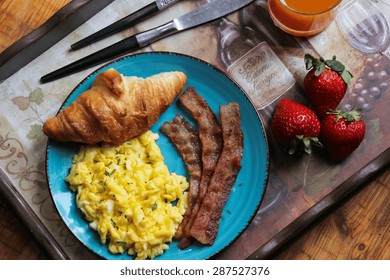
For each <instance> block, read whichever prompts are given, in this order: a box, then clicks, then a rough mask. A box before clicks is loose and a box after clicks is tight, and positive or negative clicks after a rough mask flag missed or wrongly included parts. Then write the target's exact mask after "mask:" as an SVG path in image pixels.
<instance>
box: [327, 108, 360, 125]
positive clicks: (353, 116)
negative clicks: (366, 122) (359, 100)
mask: <svg viewBox="0 0 390 280" xmlns="http://www.w3.org/2000/svg"><path fill="white" fill-rule="evenodd" d="M328 114H331V115H337V117H336V119H335V120H334V122H335V123H336V122H338V121H339V120H340V119H342V118H343V119H345V120H346V121H347V122H354V121H358V120H360V119H361V118H362V110H361V109H354V110H351V111H348V112H344V111H342V110H330V111H329V112H328Z"/></svg>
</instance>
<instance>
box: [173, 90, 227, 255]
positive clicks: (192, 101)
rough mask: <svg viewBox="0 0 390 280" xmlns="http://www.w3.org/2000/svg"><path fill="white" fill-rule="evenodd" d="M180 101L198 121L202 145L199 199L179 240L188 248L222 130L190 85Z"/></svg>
mask: <svg viewBox="0 0 390 280" xmlns="http://www.w3.org/2000/svg"><path fill="white" fill-rule="evenodd" d="M179 101H180V102H181V103H182V104H183V106H184V107H185V108H186V109H187V110H188V111H189V112H190V113H191V115H192V117H193V118H194V119H195V120H196V121H197V123H198V133H199V139H200V141H201V145H202V153H201V158H202V177H201V181H200V185H199V193H198V199H197V201H196V203H195V206H194V208H193V209H192V213H191V216H190V219H186V226H185V232H184V237H183V238H182V239H181V240H180V241H179V248H181V249H183V248H186V247H187V246H188V245H190V244H191V242H192V240H193V238H192V237H191V235H190V229H191V227H192V224H193V221H194V219H195V217H196V215H197V213H198V211H199V209H200V206H201V204H202V201H203V198H204V197H205V195H206V192H207V188H208V185H209V183H210V180H211V177H212V175H213V172H214V168H215V166H216V164H217V161H218V158H219V155H220V153H221V150H222V132H221V127H220V125H219V122H218V119H217V117H216V115H215V114H214V112H213V111H212V110H211V108H210V106H209V105H208V104H207V102H206V101H205V100H204V99H203V98H202V97H201V96H200V95H199V94H198V93H197V92H196V91H195V89H194V88H193V87H188V88H187V89H186V91H185V92H184V93H183V94H182V95H181V96H180V97H179Z"/></svg>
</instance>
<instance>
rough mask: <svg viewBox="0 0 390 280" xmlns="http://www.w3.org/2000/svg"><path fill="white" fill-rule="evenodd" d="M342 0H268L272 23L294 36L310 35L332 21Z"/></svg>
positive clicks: (321, 29)
mask: <svg viewBox="0 0 390 280" xmlns="http://www.w3.org/2000/svg"><path fill="white" fill-rule="evenodd" d="M341 1H342V0H268V10H269V13H270V16H271V18H272V20H273V21H274V23H275V24H276V25H277V26H278V27H279V28H281V29H282V30H283V31H285V32H287V33H289V34H291V35H294V36H312V35H315V34H318V33H320V32H321V31H323V30H324V29H325V28H326V27H328V25H329V24H330V23H331V22H332V21H333V19H334V15H335V11H336V7H337V6H338V4H340V2H341Z"/></svg>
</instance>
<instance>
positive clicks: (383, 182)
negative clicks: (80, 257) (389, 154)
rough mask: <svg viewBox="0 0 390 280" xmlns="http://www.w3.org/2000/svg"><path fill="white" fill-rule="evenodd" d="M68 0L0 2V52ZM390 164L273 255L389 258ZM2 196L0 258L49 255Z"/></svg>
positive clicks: (329, 257) (276, 257) (10, 0)
mask: <svg viewBox="0 0 390 280" xmlns="http://www.w3.org/2000/svg"><path fill="white" fill-rule="evenodd" d="M69 2H70V1H67V0H34V1H32V0H29V1H22V0H3V1H0V34H1V36H0V52H2V51H3V50H4V49H6V48H7V47H9V46H10V45H11V44H13V43H14V42H15V41H17V40H18V39H20V38H21V37H23V36H24V35H26V34H28V33H29V32H31V31H32V30H34V29H35V28H37V27H39V26H40V25H41V24H43V23H44V22H45V21H46V20H47V19H48V18H49V17H50V16H52V15H53V14H54V13H55V12H56V11H57V10H58V9H60V8H61V7H63V6H64V5H65V4H67V3H69ZM389 186H390V168H386V169H385V170H384V171H382V172H381V173H380V174H379V175H377V176H376V177H375V178H373V179H372V180H370V181H368V182H366V183H364V184H363V185H361V186H360V187H359V188H358V191H357V192H355V193H353V194H351V195H350V196H349V197H347V198H346V199H345V200H343V201H341V202H340V203H338V204H337V205H336V206H335V207H334V208H333V209H332V210H331V211H329V212H328V213H326V215H324V216H323V217H321V218H320V219H318V220H317V221H316V222H315V223H314V224H312V225H311V226H309V227H308V228H307V229H305V230H303V231H302V233H301V234H299V236H297V237H296V238H294V240H291V241H290V242H288V243H287V244H285V246H284V247H283V248H282V249H281V250H280V251H278V252H277V253H276V254H274V255H273V256H271V257H272V258H273V259H280V260H283V259H299V260H318V259H331V260H334V259H366V260H367V259H371V260H379V259H386V260H388V259H390V203H389V201H390V188H389ZM47 258H48V256H47V255H45V253H44V252H43V251H42V250H41V249H40V248H39V244H36V243H35V242H34V240H33V238H32V237H31V235H30V234H29V232H28V230H27V229H25V228H24V226H23V225H22V224H21V223H20V222H19V221H18V219H17V217H16V216H15V214H14V213H13V211H12V209H10V208H9V207H8V205H7V204H6V203H5V202H4V200H3V198H1V197H0V259H3V260H4V259H15V260H17V259H19V260H20V259H47Z"/></svg>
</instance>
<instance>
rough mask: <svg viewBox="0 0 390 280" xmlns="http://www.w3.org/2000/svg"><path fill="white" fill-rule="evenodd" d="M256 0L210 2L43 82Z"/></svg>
mask: <svg viewBox="0 0 390 280" xmlns="http://www.w3.org/2000/svg"><path fill="white" fill-rule="evenodd" d="M253 1H254V0H214V1H212V2H208V3H207V4H203V5H201V6H199V7H198V8H196V9H194V10H192V11H191V12H188V13H186V14H184V15H182V16H180V17H178V18H176V19H173V20H171V21H169V22H167V23H165V24H163V25H160V26H158V27H156V28H152V29H149V30H146V31H144V32H140V33H137V34H134V35H132V36H130V37H128V38H126V39H123V40H122V41H119V42H118V43H116V44H113V45H111V46H109V47H106V48H104V49H102V50H100V51H97V52H95V53H92V54H90V55H88V56H86V57H84V58H82V59H79V60H77V61H75V62H73V63H70V64H68V65H66V66H64V67H62V68H60V69H58V70H55V71H53V72H51V73H49V74H46V75H44V76H43V77H41V80H40V81H41V83H47V82H51V81H54V80H56V79H59V78H63V77H65V76H68V75H70V74H74V73H77V72H79V71H81V70H85V69H88V68H90V67H92V66H96V65H98V64H101V63H103V62H106V61H108V60H110V59H113V58H116V57H119V56H121V55H125V54H127V53H130V52H133V51H136V50H138V49H141V48H142V47H145V46H147V45H149V44H151V43H153V42H155V41H157V40H159V39H162V38H164V37H166V36H169V35H172V34H174V33H177V32H180V31H183V30H187V29H190V28H193V27H195V26H198V25H201V24H204V23H207V22H210V21H212V20H215V19H217V18H220V17H223V16H225V15H228V14H230V13H232V12H234V11H236V10H238V9H240V8H242V7H244V6H246V5H248V4H249V3H251V2H253Z"/></svg>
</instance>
